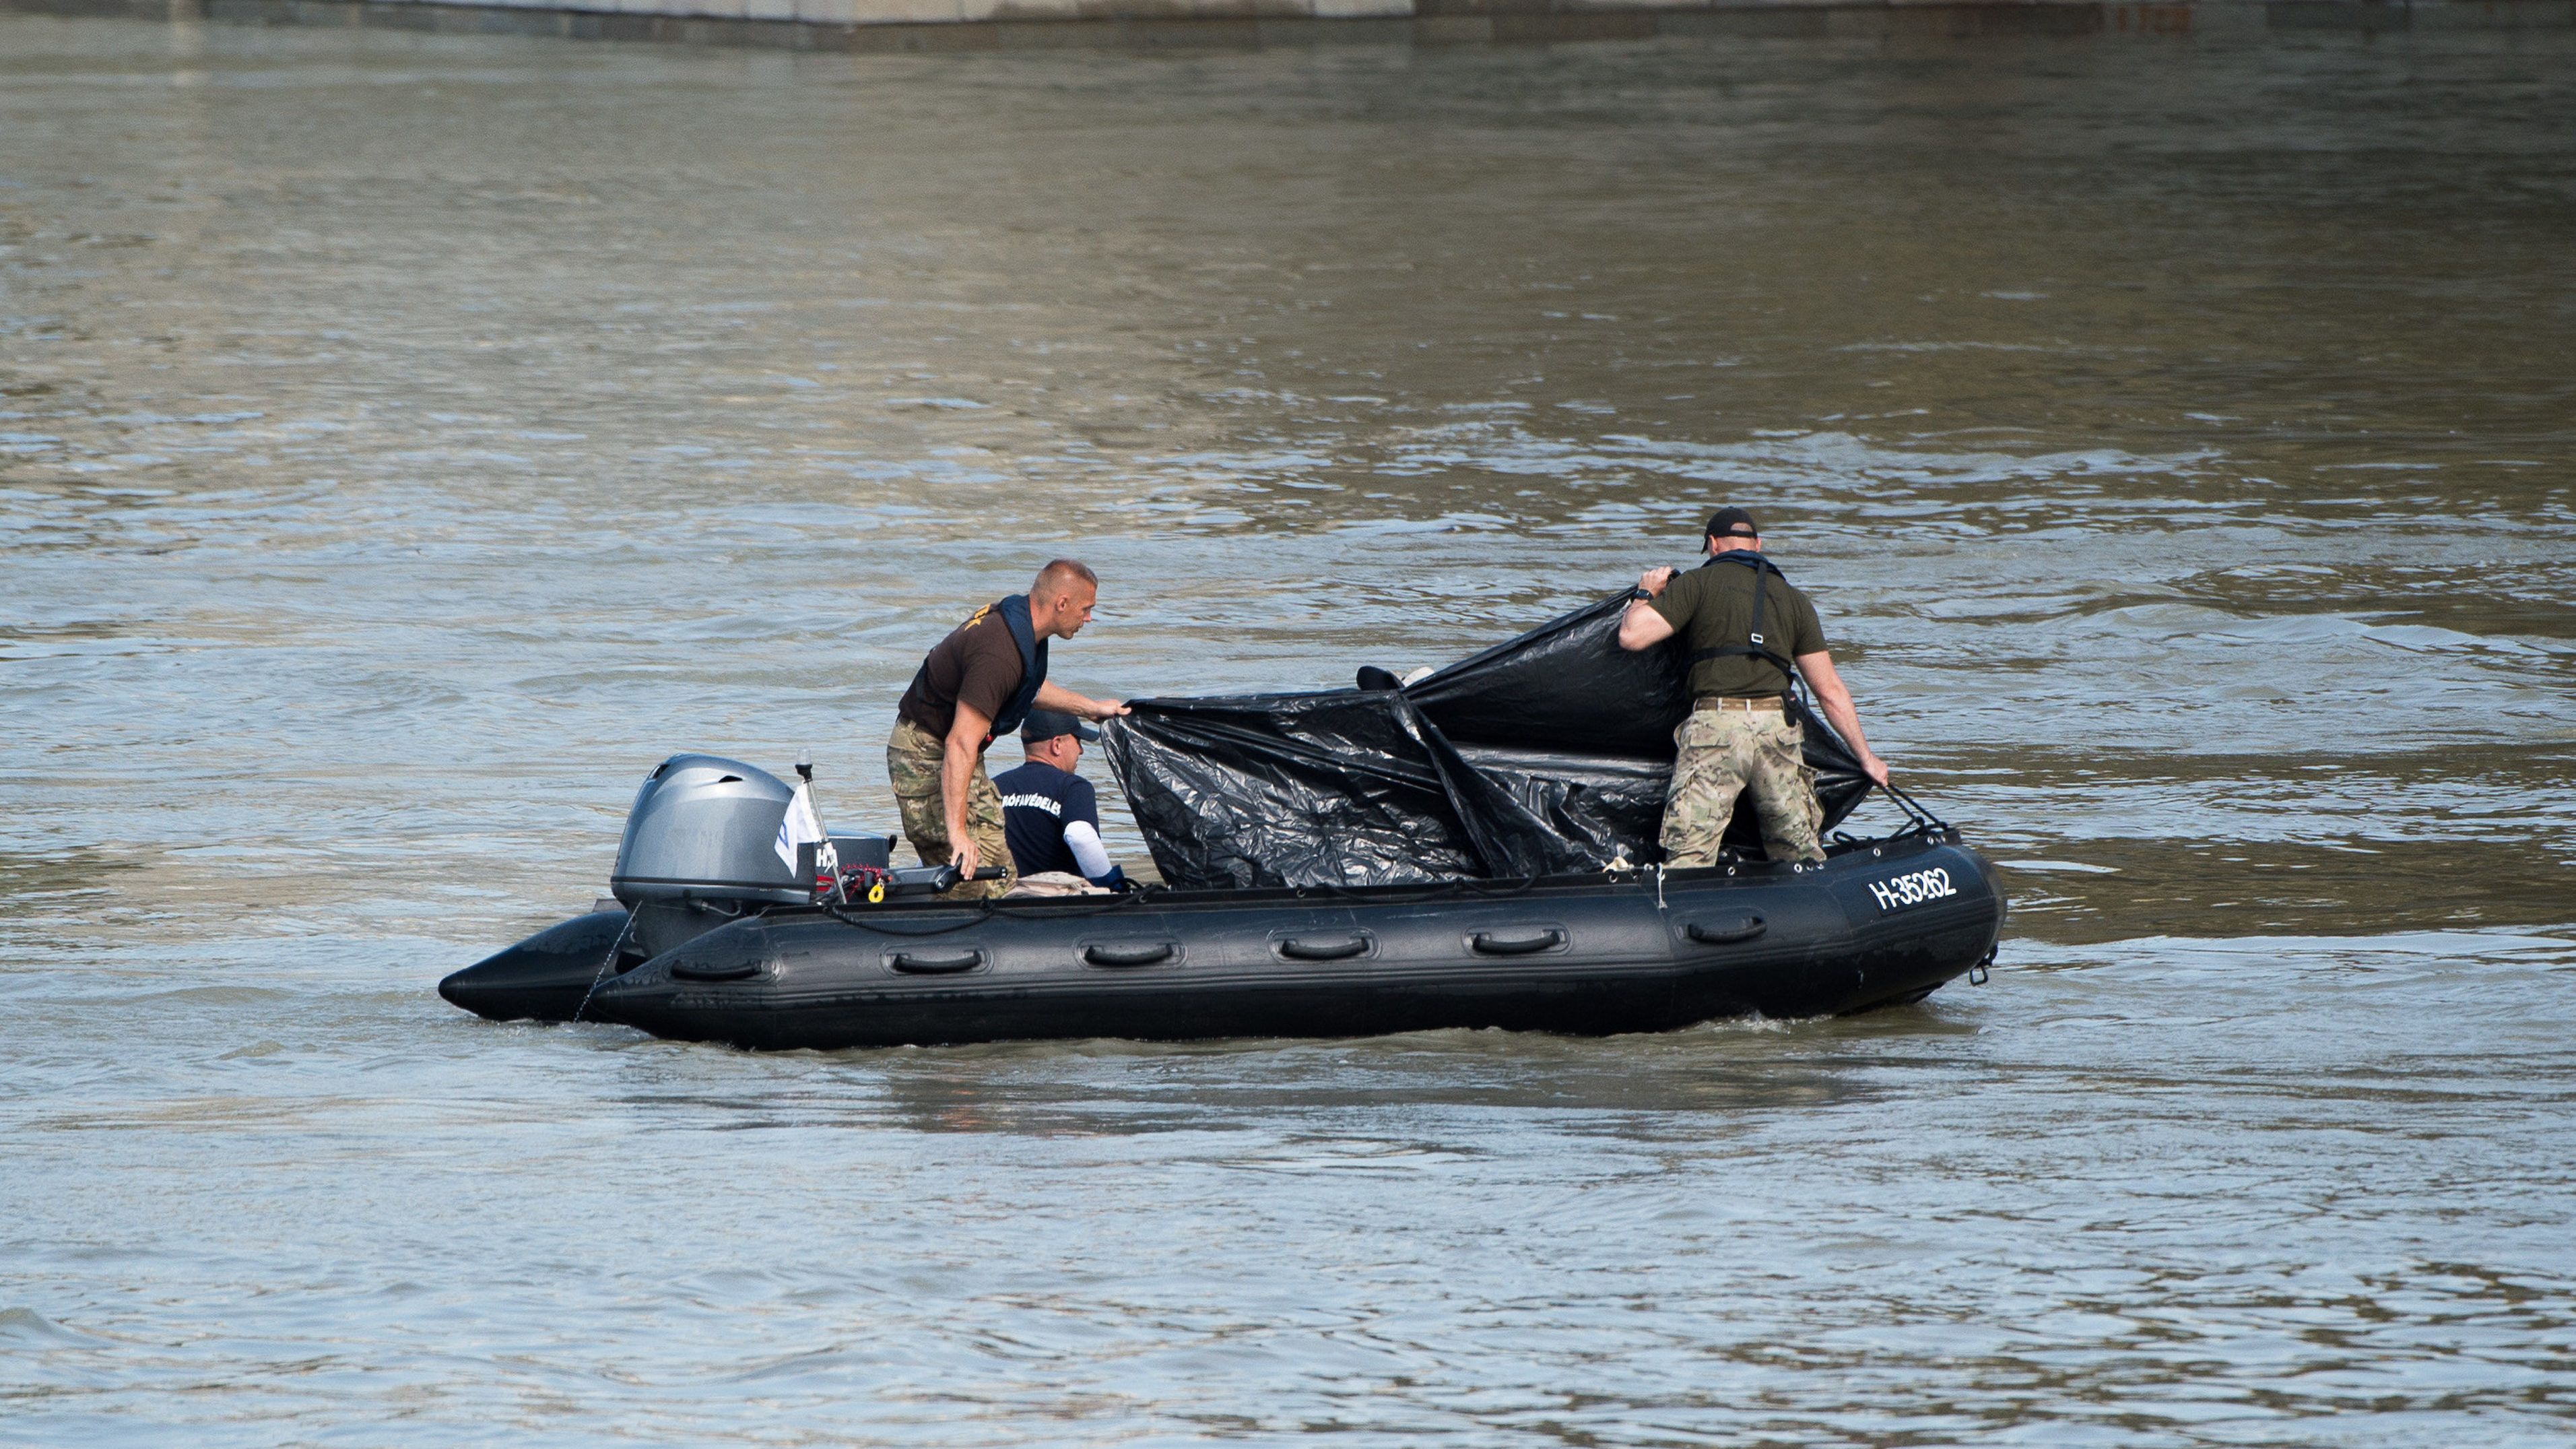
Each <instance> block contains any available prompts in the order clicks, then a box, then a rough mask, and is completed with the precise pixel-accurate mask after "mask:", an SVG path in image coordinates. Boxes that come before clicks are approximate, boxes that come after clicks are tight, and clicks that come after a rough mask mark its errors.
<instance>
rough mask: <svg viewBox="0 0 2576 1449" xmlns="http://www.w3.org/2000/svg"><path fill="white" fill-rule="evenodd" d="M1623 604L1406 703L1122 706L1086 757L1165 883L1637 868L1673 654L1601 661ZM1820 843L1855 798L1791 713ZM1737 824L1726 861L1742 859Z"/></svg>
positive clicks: (1854, 788) (1752, 832)
mask: <svg viewBox="0 0 2576 1449" xmlns="http://www.w3.org/2000/svg"><path fill="white" fill-rule="evenodd" d="M1626 597H1627V596H1626V595H1624V594H1621V595H1617V596H1614V597H1612V598H1608V599H1604V600H1602V601H1601V602H1600V603H1598V604H1594V605H1592V606H1591V607H1589V608H1585V609H1580V610H1577V611H1575V612H1574V613H1571V614H1567V615H1565V616H1563V617H1562V618H1557V619H1552V620H1549V621H1548V622H1547V623H1545V624H1542V625H1540V626H1539V627H1538V628H1536V629H1533V630H1531V631H1530V632H1528V633H1526V634H1523V635H1521V636H1520V637H1518V638H1516V639H1512V640H1509V641H1507V642H1505V643H1502V644H1498V645H1496V646H1494V647H1493V648H1491V649H1487V650H1485V651H1483V652H1482V653H1479V654H1476V655H1473V656H1471V657H1469V658H1467V659H1464V660H1461V661H1460V662H1458V663H1456V664H1453V665H1451V666H1449V667H1448V668H1446V669H1443V670H1440V671H1439V672H1437V673H1435V674H1432V675H1429V676H1426V677H1425V678H1423V679H1422V680H1420V681H1418V682H1417V683H1415V684H1414V685H1413V686H1411V687H1410V688H1408V689H1404V690H1401V691H1397V690H1387V689H1343V690H1331V691H1324V692H1319V693H1309V694H1265V695H1239V696H1233V697H1228V698H1216V699H1149V700H1132V701H1130V702H1129V703H1130V706H1131V709H1132V711H1133V712H1132V713H1130V714H1129V715H1127V716H1125V717H1124V718H1120V719H1113V720H1111V721H1109V722H1108V725H1107V727H1106V729H1105V730H1104V732H1103V752H1104V753H1105V754H1106V755H1107V757H1108V760H1109V764H1110V768H1111V769H1112V770H1113V771H1115V772H1116V774H1117V776H1118V780H1119V783H1120V785H1121V786H1123V787H1124V788H1125V790H1126V793H1127V803H1128V805H1129V808H1130V809H1131V810H1132V811H1133V812H1134V814H1135V818H1136V825H1137V828H1138V829H1139V830H1140V831H1142V832H1143V834H1144V836H1145V842H1146V845H1147V847H1148V848H1149V849H1151V850H1152V851H1153V854H1154V863H1155V865H1156V866H1157V867H1158V868H1159V869H1160V870H1161V872H1162V874H1163V878H1164V879H1165V880H1167V881H1169V882H1171V883H1172V884H1174V885H1178V886H1187V887H1197V888H1216V887H1228V886H1232V887H1252V886H1283V885H1293V886H1322V885H1403V884H1421V883H1429V882H1435V881H1444V880H1459V879H1467V878H1517V877H1521V876H1530V875H1550V874H1562V873H1569V872H1580V871H1593V870H1600V869H1602V868H1603V867H1605V866H1608V865H1611V864H1612V863H1614V862H1615V861H1618V860H1621V859H1625V860H1626V861H1628V862H1630V863H1634V864H1651V863H1653V862H1654V861H1656V860H1658V859H1660V858H1661V857H1662V851H1661V849H1660V848H1659V847H1658V846H1657V845H1656V837H1657V835H1658V834H1659V833H1660V831H1661V828H1662V822H1663V800H1664V793H1665V790H1666V787H1667V785H1668V783H1669V781H1670V778H1671V774H1672V757H1673V738H1672V735H1673V729H1674V727H1675V726H1676V725H1678V724H1679V723H1680V722H1681V719H1682V716H1683V715H1684V714H1685V713H1686V712H1687V711H1688V708H1689V701H1688V698H1687V696H1686V695H1685V693H1684V690H1683V683H1682V671H1681V669H1680V667H1679V666H1680V661H1679V659H1678V658H1677V657H1676V656H1675V652H1674V650H1673V649H1671V648H1669V647H1667V648H1658V649H1650V650H1645V651H1642V652H1639V653H1630V652H1628V651H1626V650H1623V649H1621V648H1620V647H1619V643H1618V632H1619V616H1620V614H1621V613H1622V612H1624V610H1625V606H1626ZM1790 708H1791V711H1792V714H1793V716H1794V717H1796V718H1798V719H1800V720H1801V721H1802V722H1804V723H1805V725H1806V730H1807V746H1806V753H1807V764H1808V766H1809V767H1810V768H1811V769H1814V770H1815V771H1816V774H1817V797H1818V799H1820V800H1821V801H1822V802H1823V803H1824V806H1825V816H1826V824H1827V825H1828V826H1831V825H1832V824H1833V823H1835V822H1837V821H1839V820H1841V819H1842V818H1843V817H1844V816H1845V815H1847V814H1849V813H1850V811H1851V810H1852V808H1853V807H1854V806H1856V805H1858V804H1859V803H1860V800H1861V797H1862V796H1863V795H1865V794H1866V793H1868V789H1869V784H1868V781H1867V780H1866V778H1864V777H1863V776H1862V775H1861V774H1860V771H1859V767H1858V765H1857V763H1856V762H1855V761H1854V760H1853V759H1852V758H1851V756H1850V754H1849V752H1848V751H1846V750H1845V749H1844V747H1843V744H1842V741H1841V739H1840V738H1838V737H1837V736H1836V735H1835V734H1834V733H1833V731H1832V730H1831V729H1830V728H1828V727H1827V726H1826V725H1825V724H1824V722H1823V721H1821V720H1818V719H1816V718H1814V717H1813V715H1811V714H1809V713H1808V712H1807V711H1806V710H1805V709H1804V707H1803V706H1802V705H1800V704H1799V703H1798V702H1797V701H1795V700H1792V701H1791V702H1790ZM1752 816H1753V811H1752V810H1751V809H1750V808H1749V807H1747V808H1744V809H1740V810H1738V811H1737V812H1736V819H1735V823H1734V825H1733V826H1732V827H1731V828H1730V829H1729V830H1728V832H1727V839H1728V842H1729V844H1731V845H1733V846H1735V847H1736V848H1737V849H1738V850H1741V851H1743V852H1744V853H1746V854H1752V855H1758V854H1759V853H1760V851H1761V844H1760V832H1759V831H1758V830H1757V829H1756V828H1755V826H1754V822H1753V819H1752Z"/></svg>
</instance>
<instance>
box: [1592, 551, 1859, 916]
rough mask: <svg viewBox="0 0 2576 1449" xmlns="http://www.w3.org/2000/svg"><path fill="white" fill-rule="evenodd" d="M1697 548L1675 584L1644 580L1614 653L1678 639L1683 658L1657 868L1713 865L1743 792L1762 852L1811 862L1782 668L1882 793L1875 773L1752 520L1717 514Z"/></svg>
mask: <svg viewBox="0 0 2576 1449" xmlns="http://www.w3.org/2000/svg"><path fill="white" fill-rule="evenodd" d="M1704 548H1705V550H1706V552H1707V554H1708V562H1707V563H1704V564H1702V565H1700V566H1699V567H1698V568H1696V569H1693V570H1691V571H1690V572H1689V573H1687V574H1676V573H1675V572H1674V571H1673V570H1671V569H1668V568H1665V569H1648V570H1646V572H1645V574H1644V575H1643V576H1642V577H1641V578H1639V579H1638V581H1637V599H1636V602H1635V603H1632V604H1630V605H1629V606H1628V614H1627V617H1626V618H1624V619H1621V620H1620V621H1619V647H1621V648H1623V649H1632V650H1634V649H1651V648H1654V647H1655V646H1656V645H1658V644H1661V643H1663V642H1664V641H1665V640H1667V639H1671V638H1674V637H1675V636H1679V637H1680V639H1681V641H1682V647H1683V648H1684V649H1686V650H1688V651H1689V655H1688V659H1687V661H1686V663H1685V665H1684V667H1685V668H1686V669H1687V670H1688V671H1689V683H1690V692H1691V712H1690V715H1689V717H1688V718H1686V719H1684V720H1683V721H1682V722H1681V725H1680V727H1679V728H1677V729H1675V730H1674V731H1673V743H1674V744H1675V745H1677V746H1679V747H1680V754H1679V756H1678V757H1677V758H1676V759H1675V760H1674V761H1673V783H1672V789H1671V791H1670V792H1669V793H1668V794H1666V796H1665V797H1664V830H1663V847H1664V862H1665V864H1667V865H1672V866H1679V867H1687V866H1702V865H1712V864H1715V863H1716V861H1717V849H1718V843H1719V841H1720V840H1721V839H1723V838H1724V836H1725V835H1726V827H1727V823H1728V822H1729V821H1731V820H1733V819H1734V818H1735V801H1736V798H1737V797H1738V796H1740V795H1745V794H1750V795H1751V796H1752V797H1753V809H1754V812H1755V813H1756V814H1757V815H1758V816H1759V817H1760V819H1761V822H1762V849H1763V853H1764V854H1766V855H1768V856H1769V857H1770V858H1771V859H1773V860H1798V861H1807V862H1815V861H1821V860H1823V859H1824V858H1825V851H1824V844H1823V842H1821V841H1819V840H1818V839H1817V838H1816V835H1817V829H1818V826H1819V823H1820V822H1821V821H1822V820H1823V818H1824V810H1823V808H1822V807H1821V806H1819V805H1818V804H1817V802H1816V774H1815V771H1813V770H1810V769H1808V768H1807V766H1806V762H1805V746H1806V732H1805V731H1804V730H1802V729H1800V728H1799V727H1798V726H1796V725H1794V724H1791V723H1789V720H1788V717H1787V715H1786V713H1785V712H1784V711H1783V709H1782V707H1781V703H1780V701H1781V699H1782V697H1783V696H1785V695H1786V694H1788V692H1789V684H1790V672H1791V669H1792V667H1793V666H1794V668H1795V670H1796V672H1797V673H1799V674H1802V675H1804V676H1806V680H1807V684H1808V686H1809V687H1810V688H1812V689H1813V690H1814V691H1815V692H1816V703H1817V704H1818V705H1819V706H1820V707H1822V708H1823V710H1824V712H1825V719H1826V720H1827V722H1829V723H1831V724H1832V725H1833V727H1834V728H1835V730H1837V731H1838V732H1840V733H1841V735H1842V737H1843V740H1844V742H1845V743H1847V744H1849V745H1850V746H1851V748H1852V753H1853V755H1854V756H1855V757H1857V758H1858V759H1859V760H1860V764H1861V768H1862V769H1863V770H1866V771H1867V772H1868V773H1869V777H1870V778H1871V779H1872V780H1875V781H1877V782H1878V783H1879V784H1882V785H1884V784H1886V783H1887V763H1886V762H1885V761H1884V760H1881V759H1880V758H1879V757H1878V756H1877V755H1876V754H1874V753H1872V752H1871V750H1870V747H1869V741H1868V740H1866V739H1864V738H1862V736H1861V732H1860V714H1859V712H1858V711H1857V710H1855V709H1853V708H1852V699H1851V691H1850V690H1848V689H1845V688H1844V687H1843V681H1842V676H1841V675H1839V674H1836V673H1835V672H1834V657H1833V655H1832V654H1830V653H1828V652H1827V651H1826V649H1825V629H1824V625H1823V624H1822V623H1820V622H1819V621H1818V620H1817V618H1816V606H1815V605H1813V604H1811V603H1809V602H1807V596H1806V595H1805V594H1802V593H1800V592H1798V590H1796V589H1795V588H1793V587H1791V586H1790V584H1789V581H1788V580H1787V579H1786V578H1784V577H1782V576H1781V574H1780V571H1779V570H1778V569H1777V568H1775V567H1772V566H1770V565H1769V564H1767V563H1765V562H1764V561H1763V560H1762V557H1761V555H1762V534H1761V531H1760V530H1759V529H1757V528H1756V527H1755V526H1754V523H1753V515H1752V514H1750V513H1747V512H1745V511H1744V510H1743V509H1741V508H1721V509H1719V510H1718V511H1717V513H1716V515H1715V516H1714V517H1712V518H1710V519H1709V521H1708V533H1707V536H1706V540H1705V543H1704ZM1757 601H1758V602H1757Z"/></svg>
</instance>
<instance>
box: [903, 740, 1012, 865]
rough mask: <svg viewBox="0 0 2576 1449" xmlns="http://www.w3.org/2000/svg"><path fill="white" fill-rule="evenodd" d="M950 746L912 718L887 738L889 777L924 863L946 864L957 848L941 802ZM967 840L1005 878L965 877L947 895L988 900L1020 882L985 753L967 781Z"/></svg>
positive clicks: (906, 828) (907, 834)
mask: <svg viewBox="0 0 2576 1449" xmlns="http://www.w3.org/2000/svg"><path fill="white" fill-rule="evenodd" d="M947 764H948V746H947V744H946V742H944V741H942V740H941V739H940V738H939V737H938V736H937V735H934V734H932V733H931V732H930V731H928V730H926V729H923V728H922V727H921V726H919V725H917V724H914V723H913V722H912V721H910V720H901V719H899V720H896V721H895V722H894V734H893V736H892V737H891V738H889V739H888V740H887V741H886V778H888V779H890V780H892V781H893V782H894V799H895V803H896V804H897V805H899V806H901V807H902V808H903V834H904V838H905V839H906V840H909V841H911V842H912V848H913V849H914V850H917V851H919V852H920V853H921V863H922V864H923V865H946V864H947V863H948V857H949V854H950V852H951V851H952V850H954V849H955V847H954V846H953V845H951V844H950V843H949V840H948V809H947V807H946V806H945V805H944V804H942V803H941V802H940V798H939V774H940V771H942V770H943V769H945V768H947ZM966 838H967V839H969V840H972V841H974V842H975V854H976V856H977V857H978V861H977V864H978V865H979V867H982V868H990V867H992V866H997V865H998V866H1000V867H1001V868H1002V869H1003V870H1004V871H1005V872H1006V874H1005V875H1004V876H1003V877H1002V878H1001V879H1000V880H984V881H961V882H959V883H958V886H957V888H956V889H955V890H952V891H950V892H948V894H947V895H946V896H944V897H942V899H945V900H955V901H973V900H982V899H984V898H985V897H987V896H998V895H1000V894H1002V893H1003V892H1004V891H1007V890H1009V889H1010V888H1011V887H1012V886H1013V885H1014V884H1016V883H1017V882H1018V880H1019V874H1020V872H1019V868H1018V867H1017V866H1015V865H1013V864H1012V863H1011V842H1010V839H1009V838H1008V837H1007V836H1005V835H1003V834H1002V797H1001V794H1000V792H998V791H996V790H995V789H994V788H993V778H992V776H990V775H987V774H985V773H984V757H983V756H982V755H980V754H979V755H977V756H976V757H975V773H974V774H973V775H972V776H970V777H968V779H967V781H966Z"/></svg>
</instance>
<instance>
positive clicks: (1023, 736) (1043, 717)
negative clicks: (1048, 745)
mask: <svg viewBox="0 0 2576 1449" xmlns="http://www.w3.org/2000/svg"><path fill="white" fill-rule="evenodd" d="M1058 735H1071V736H1073V737H1074V738H1075V739H1077V740H1096V739H1098V738H1100V731H1098V730H1096V729H1093V728H1092V727H1091V726H1089V725H1087V724H1084V723H1083V722H1082V721H1080V720H1078V719H1075V718H1074V717H1073V716H1072V715H1069V714H1066V713H1065V712H1064V711H1062V710H1056V709H1033V710H1030V711H1029V714H1028V718H1026V719H1024V720H1022V721H1020V742H1021V743H1023V744H1031V745H1034V744H1036V743H1037V742H1039V741H1040V740H1051V739H1054V738H1055V737H1056V736H1058Z"/></svg>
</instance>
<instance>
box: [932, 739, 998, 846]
mask: <svg viewBox="0 0 2576 1449" xmlns="http://www.w3.org/2000/svg"><path fill="white" fill-rule="evenodd" d="M992 729H993V718H992V716H990V715H988V714H986V713H984V712H983V711H982V710H979V709H977V708H975V707H974V706H973V705H971V704H963V703H961V704H959V705H958V706H957V722H956V723H954V724H952V725H950V726H949V727H948V747H947V749H946V750H944V751H943V752H942V753H941V757H940V769H939V814H940V818H941V819H943V820H945V821H946V822H947V823H948V858H949V859H950V860H952V861H955V862H956V863H957V870H958V873H959V874H961V875H965V876H969V877H972V876H973V875H974V874H975V867H976V865H977V864H978V861H977V859H976V850H975V841H974V839H973V837H971V836H969V835H968V834H967V833H966V785H967V782H968V781H969V780H972V779H973V778H974V776H975V762H976V760H978V759H980V758H981V757H982V756H983V753H984V736H986V735H987V734H990V733H992Z"/></svg>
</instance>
